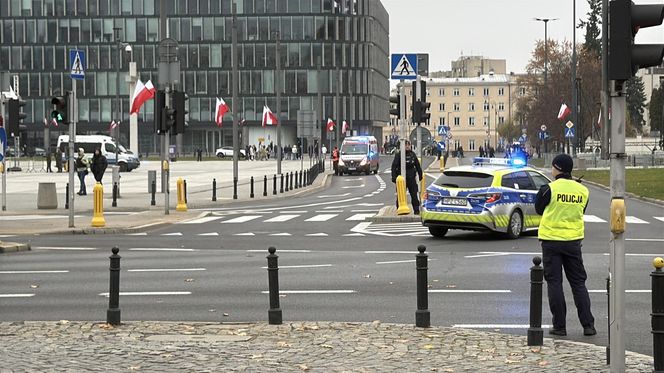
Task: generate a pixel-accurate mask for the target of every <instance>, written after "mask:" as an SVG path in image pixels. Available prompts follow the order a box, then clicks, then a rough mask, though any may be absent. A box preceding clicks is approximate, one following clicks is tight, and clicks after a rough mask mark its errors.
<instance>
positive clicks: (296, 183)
mask: <svg viewBox="0 0 664 373" xmlns="http://www.w3.org/2000/svg"><path fill="white" fill-rule="evenodd" d="M297 174H298V171H295V189H297V188H299V187H300V184H299V183H298V181H299V177H298V176H297Z"/></svg>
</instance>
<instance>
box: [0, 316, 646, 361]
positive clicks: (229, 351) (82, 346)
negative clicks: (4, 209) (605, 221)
mask: <svg viewBox="0 0 664 373" xmlns="http://www.w3.org/2000/svg"><path fill="white" fill-rule="evenodd" d="M0 340H2V345H1V346H0V372H2V373H5V372H26V371H27V372H54V371H67V372H81V371H86V372H88V371H91V372H92V371H99V372H109V371H115V372H128V371H129V372H133V371H136V372H504V371H506V370H509V371H510V372H532V371H538V372H599V371H607V370H608V367H607V366H606V365H605V364H604V361H605V347H603V346H594V345H588V344H582V343H577V342H569V341H562V340H553V339H549V338H545V342H544V346H543V347H541V348H532V347H528V346H527V345H526V338H525V337H522V336H514V335H509V334H498V333H485V332H479V331H475V330H464V329H452V328H438V327H433V328H427V329H421V328H415V327H414V326H412V325H396V324H382V323H380V322H378V321H375V322H373V323H339V322H293V323H287V324H284V325H279V326H274V325H268V324H266V323H257V324H222V323H192V322H127V323H124V324H122V325H121V326H119V327H112V326H110V325H108V324H104V323H90V322H69V321H60V322H3V323H0ZM652 369H653V368H652V358H651V357H648V356H644V355H639V354H633V353H627V371H628V372H651V371H652Z"/></svg>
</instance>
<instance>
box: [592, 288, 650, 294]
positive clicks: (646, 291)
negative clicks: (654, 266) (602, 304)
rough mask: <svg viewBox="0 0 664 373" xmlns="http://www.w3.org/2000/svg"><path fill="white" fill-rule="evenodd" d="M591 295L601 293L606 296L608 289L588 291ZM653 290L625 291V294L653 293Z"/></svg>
mask: <svg viewBox="0 0 664 373" xmlns="http://www.w3.org/2000/svg"><path fill="white" fill-rule="evenodd" d="M588 292H589V293H601V294H606V289H603V290H602V289H600V290H590V289H588ZM651 292H652V290H647V289H646V290H625V293H651Z"/></svg>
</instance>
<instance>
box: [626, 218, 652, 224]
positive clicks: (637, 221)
mask: <svg viewBox="0 0 664 373" xmlns="http://www.w3.org/2000/svg"><path fill="white" fill-rule="evenodd" d="M625 222H626V223H627V224H650V223H648V222H647V221H645V220H641V219H639V218H637V217H636V216H628V217H627V218H625Z"/></svg>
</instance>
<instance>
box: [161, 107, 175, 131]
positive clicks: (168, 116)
mask: <svg viewBox="0 0 664 373" xmlns="http://www.w3.org/2000/svg"><path fill="white" fill-rule="evenodd" d="M164 122H166V131H168V130H170V129H171V128H175V109H174V108H172V107H167V108H164Z"/></svg>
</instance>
